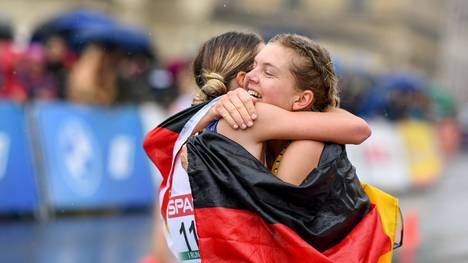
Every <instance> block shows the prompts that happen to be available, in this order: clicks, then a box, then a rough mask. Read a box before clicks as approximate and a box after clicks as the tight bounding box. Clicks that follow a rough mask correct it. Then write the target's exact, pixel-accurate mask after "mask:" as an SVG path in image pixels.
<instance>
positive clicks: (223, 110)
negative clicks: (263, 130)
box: [216, 105, 243, 129]
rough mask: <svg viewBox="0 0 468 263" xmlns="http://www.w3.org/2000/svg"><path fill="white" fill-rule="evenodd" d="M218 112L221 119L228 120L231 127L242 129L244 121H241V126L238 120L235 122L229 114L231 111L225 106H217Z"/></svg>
mask: <svg viewBox="0 0 468 263" xmlns="http://www.w3.org/2000/svg"><path fill="white" fill-rule="evenodd" d="M216 111H217V112H218V114H219V115H220V116H221V118H223V119H224V120H226V121H227V123H228V124H229V126H231V127H232V128H234V129H238V128H239V127H242V125H243V123H242V121H240V122H239V123H240V124H238V123H237V122H236V120H234V118H233V116H232V114H231V113H230V112H229V110H227V109H226V107H225V106H224V105H219V106H217V107H216Z"/></svg>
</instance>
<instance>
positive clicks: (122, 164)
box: [107, 135, 135, 180]
mask: <svg viewBox="0 0 468 263" xmlns="http://www.w3.org/2000/svg"><path fill="white" fill-rule="evenodd" d="M108 156H109V157H108V162H107V163H108V167H107V169H108V170H109V174H110V176H111V177H112V178H113V179H115V180H125V179H127V178H128V177H129V176H130V172H131V170H132V168H133V165H134V162H135V142H134V140H133V138H131V137H130V136H127V135H118V136H115V137H114V138H112V140H111V142H110V147H109V155H108Z"/></svg>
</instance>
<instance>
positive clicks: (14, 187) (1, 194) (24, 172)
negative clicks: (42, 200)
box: [0, 101, 39, 213]
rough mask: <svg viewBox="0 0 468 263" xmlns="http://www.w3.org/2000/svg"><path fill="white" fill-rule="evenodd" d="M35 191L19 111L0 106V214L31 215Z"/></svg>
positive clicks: (4, 104)
mask: <svg viewBox="0 0 468 263" xmlns="http://www.w3.org/2000/svg"><path fill="white" fill-rule="evenodd" d="M38 205H39V200H38V191H37V184H36V181H35V172H34V169H33V161H32V154H31V144H30V142H29V140H28V139H27V135H26V123H25V114H24V111H23V109H22V108H21V107H20V106H19V105H17V104H15V103H13V102H8V101H1V102H0V213H32V212H35V210H36V209H37V208H38Z"/></svg>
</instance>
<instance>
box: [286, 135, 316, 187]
mask: <svg viewBox="0 0 468 263" xmlns="http://www.w3.org/2000/svg"><path fill="white" fill-rule="evenodd" d="M323 147H324V144H323V143H321V142H317V141H311V140H301V141H293V142H292V143H291V144H290V145H289V146H288V147H287V148H286V151H285V152H284V155H283V158H282V159H281V162H280V166H279V168H278V174H277V176H278V177H279V178H280V179H281V180H283V181H285V182H288V183H291V184H294V185H300V184H301V183H302V182H303V181H304V179H305V178H306V177H307V175H308V174H309V173H310V172H311V171H312V170H313V169H314V168H315V167H317V165H318V163H319V161H320V156H321V154H322V151H323Z"/></svg>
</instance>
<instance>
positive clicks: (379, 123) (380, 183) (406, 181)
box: [347, 119, 411, 193]
mask: <svg viewBox="0 0 468 263" xmlns="http://www.w3.org/2000/svg"><path fill="white" fill-rule="evenodd" d="M369 126H370V127H371V128H372V136H371V137H369V138H368V139H367V140H366V141H365V142H364V143H362V144H361V145H349V146H348V145H347V151H348V156H349V159H350V160H351V162H352V163H353V165H354V166H355V167H356V170H357V175H358V176H359V178H360V179H361V180H362V181H365V182H366V183H369V184H372V185H374V186H377V187H379V188H381V189H383V190H385V191H388V192H390V193H392V192H393V193H394V192H401V191H405V190H406V189H407V188H408V187H410V186H411V185H410V184H411V179H410V175H409V160H408V156H407V151H406V150H405V144H404V142H403V139H402V137H401V135H400V132H399V130H398V127H397V126H396V125H394V124H392V123H390V122H389V121H387V120H383V119H381V120H374V121H370V122H369Z"/></svg>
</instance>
